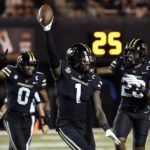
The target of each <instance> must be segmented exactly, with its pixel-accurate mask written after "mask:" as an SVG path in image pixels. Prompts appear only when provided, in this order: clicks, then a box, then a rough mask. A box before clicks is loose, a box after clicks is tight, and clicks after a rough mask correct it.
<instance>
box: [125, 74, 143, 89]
mask: <svg viewBox="0 0 150 150" xmlns="http://www.w3.org/2000/svg"><path fill="white" fill-rule="evenodd" d="M126 81H127V84H129V85H133V86H135V87H137V88H139V87H140V86H141V83H140V82H139V81H138V79H137V78H136V77H135V76H134V75H127V79H126Z"/></svg>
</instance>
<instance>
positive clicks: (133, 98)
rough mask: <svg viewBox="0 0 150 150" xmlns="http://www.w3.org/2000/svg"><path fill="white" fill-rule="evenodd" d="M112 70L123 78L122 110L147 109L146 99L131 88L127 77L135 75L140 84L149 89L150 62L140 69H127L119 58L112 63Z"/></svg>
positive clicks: (136, 89) (137, 90) (135, 89)
mask: <svg viewBox="0 0 150 150" xmlns="http://www.w3.org/2000/svg"><path fill="white" fill-rule="evenodd" d="M111 68H112V69H113V71H114V72H115V73H117V75H119V76H120V78H121V108H123V109H129V110H136V109H137V110H142V109H144V108H146V107H147V105H148V99H146V98H145V97H144V95H143V93H141V92H140V91H139V89H138V88H135V87H133V86H130V85H128V84H127V82H126V78H127V75H135V76H136V78H137V79H138V81H139V83H141V84H142V85H143V86H146V87H148V81H149V80H150V62H149V61H146V62H145V63H144V64H142V66H141V67H139V68H134V67H125V66H124V65H123V59H122V58H118V59H116V60H114V61H113V62H112V63H111Z"/></svg>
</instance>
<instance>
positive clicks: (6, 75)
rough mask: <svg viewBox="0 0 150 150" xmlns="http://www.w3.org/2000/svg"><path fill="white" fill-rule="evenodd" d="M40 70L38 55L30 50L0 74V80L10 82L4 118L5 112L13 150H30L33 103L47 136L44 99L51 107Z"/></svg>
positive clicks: (33, 121) (33, 115) (2, 111)
mask: <svg viewBox="0 0 150 150" xmlns="http://www.w3.org/2000/svg"><path fill="white" fill-rule="evenodd" d="M37 69H38V60H37V58H36V56H35V55H34V53H33V52H31V51H27V52H25V53H22V54H21V55H20V56H19V57H18V59H17V63H16V65H15V66H12V65H8V66H6V67H4V68H3V69H2V70H1V71H0V80H5V81H6V83H7V98H6V99H7V105H6V104H4V106H5V107H2V109H1V116H3V114H2V113H5V112H6V113H5V115H4V125H5V128H6V130H7V132H8V135H9V139H10V147H9V149H10V150H28V149H29V144H30V141H31V137H32V133H33V129H34V123H35V113H34V109H35V106H34V103H35V104H37V110H38V113H39V116H40V122H41V128H42V131H43V133H44V134H46V133H47V132H48V129H49V127H48V125H47V124H46V123H47V118H48V116H45V113H44V111H43V105H42V103H41V99H42V100H44V101H45V102H46V103H47V105H49V100H48V95H47V93H46V90H45V87H46V79H45V77H44V74H43V73H41V72H38V71H37ZM49 107H50V106H49ZM49 107H47V108H46V109H47V111H49V109H50V108H49ZM6 108H7V111H6Z"/></svg>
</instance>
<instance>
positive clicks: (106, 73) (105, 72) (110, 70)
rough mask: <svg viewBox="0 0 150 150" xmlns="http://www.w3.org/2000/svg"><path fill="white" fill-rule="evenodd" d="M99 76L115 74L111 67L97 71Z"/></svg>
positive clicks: (99, 68)
mask: <svg viewBox="0 0 150 150" xmlns="http://www.w3.org/2000/svg"><path fill="white" fill-rule="evenodd" d="M96 73H97V74H98V75H109V74H113V71H112V69H111V67H98V68H97V70H96Z"/></svg>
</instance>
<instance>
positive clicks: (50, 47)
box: [45, 30, 60, 69]
mask: <svg viewBox="0 0 150 150" xmlns="http://www.w3.org/2000/svg"><path fill="white" fill-rule="evenodd" d="M45 37H46V48H47V53H48V57H49V64H50V67H51V68H52V69H55V68H57V67H59V65H60V63H59V60H58V58H57V55H56V52H55V45H54V42H53V38H52V33H51V30H50V31H45Z"/></svg>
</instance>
